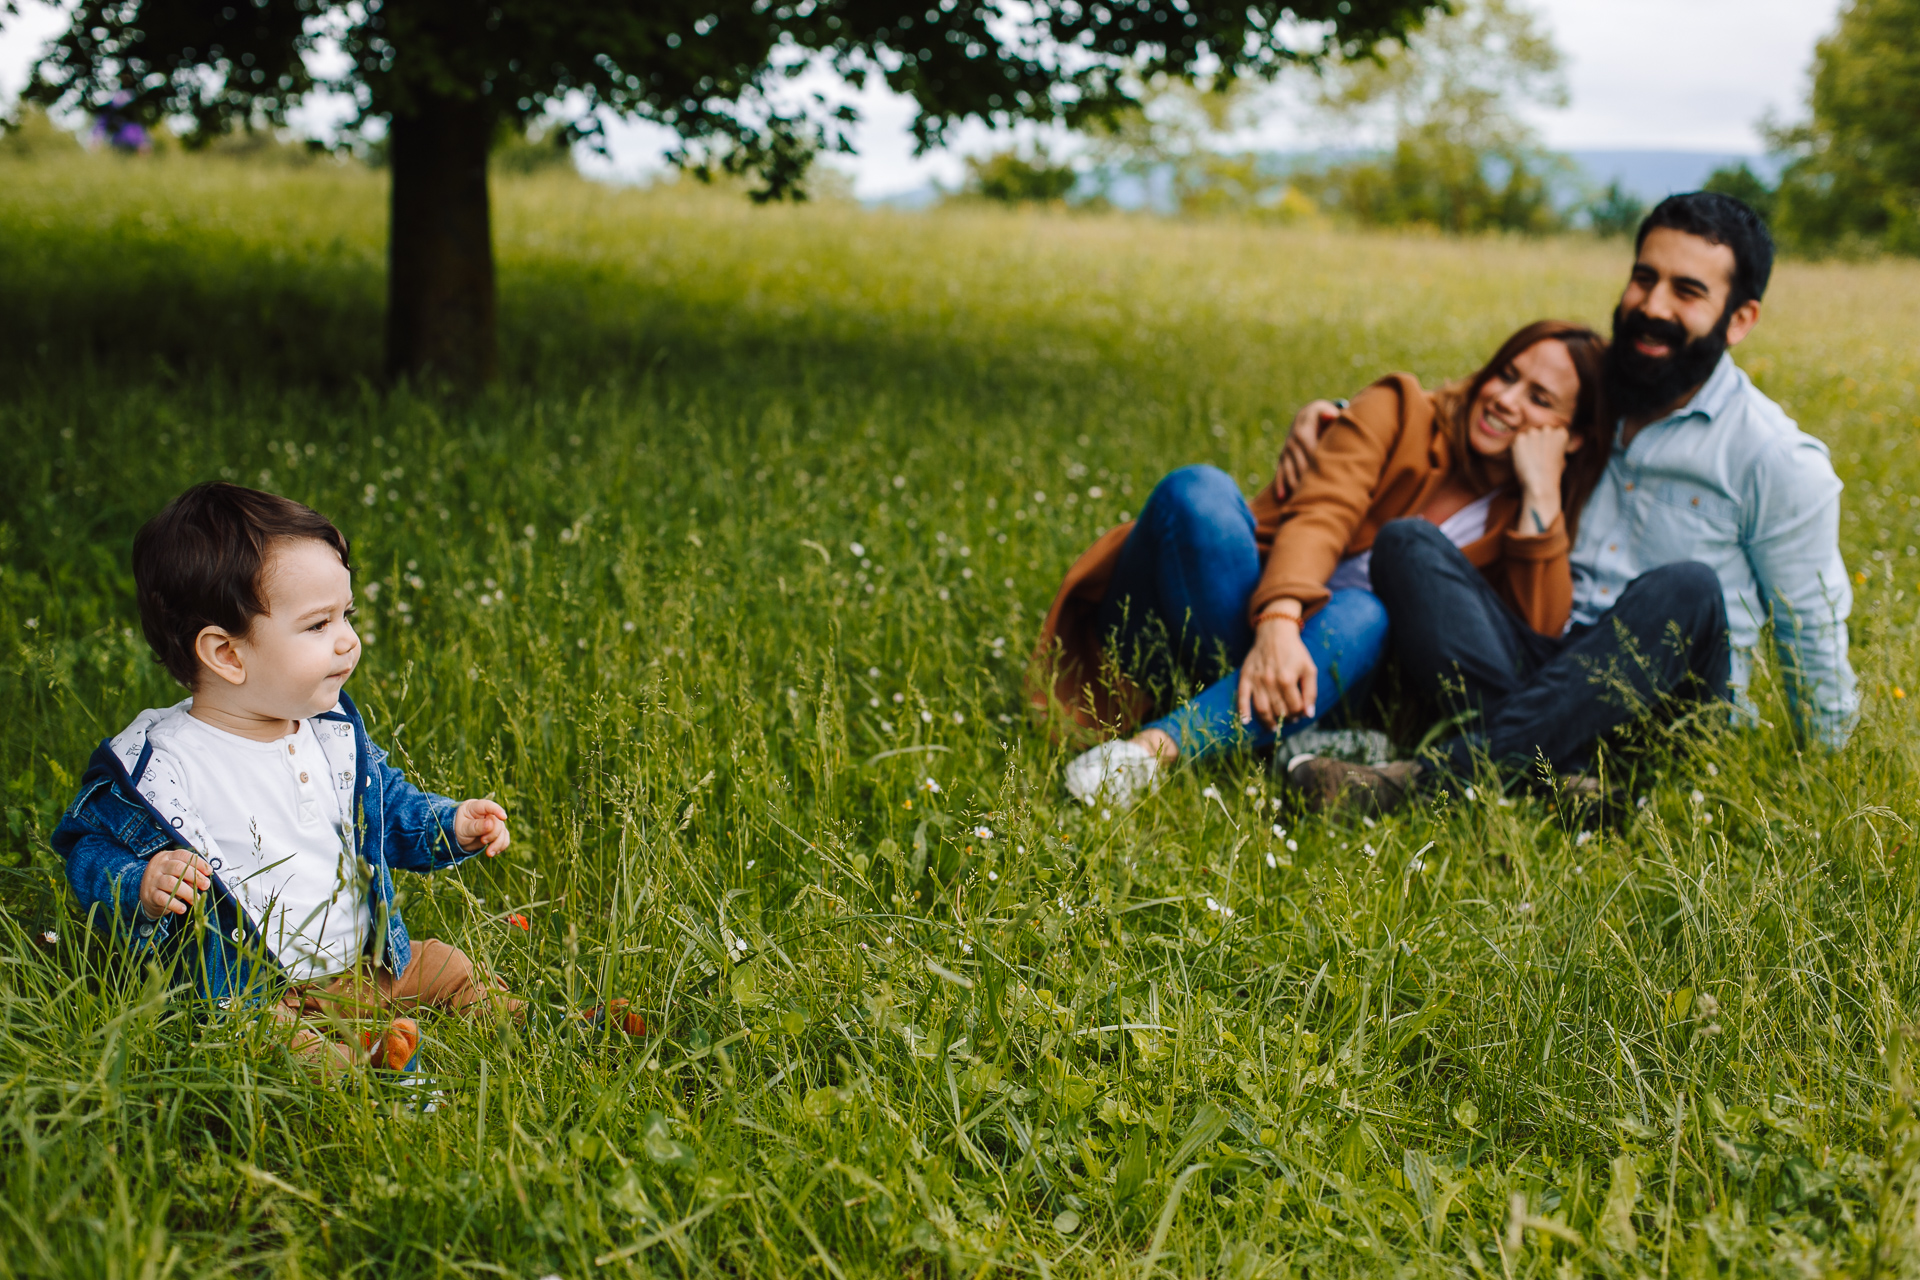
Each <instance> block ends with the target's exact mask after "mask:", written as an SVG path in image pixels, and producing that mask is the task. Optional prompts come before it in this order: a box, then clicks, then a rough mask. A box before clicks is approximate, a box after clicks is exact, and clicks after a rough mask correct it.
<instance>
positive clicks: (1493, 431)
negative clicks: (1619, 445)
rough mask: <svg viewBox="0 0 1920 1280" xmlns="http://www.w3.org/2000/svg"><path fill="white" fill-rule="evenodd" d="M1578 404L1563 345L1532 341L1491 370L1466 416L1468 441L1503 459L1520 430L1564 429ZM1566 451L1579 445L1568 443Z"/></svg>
mask: <svg viewBox="0 0 1920 1280" xmlns="http://www.w3.org/2000/svg"><path fill="white" fill-rule="evenodd" d="M1579 403H1580V374H1579V372H1578V371H1577V370H1575V369H1574V367H1573V357H1572V356H1570V355H1568V354H1567V348H1566V346H1565V344H1563V343H1561V342H1558V341H1556V340H1554V339H1552V338H1548V339H1545V340H1543V341H1540V342H1536V343H1534V344H1533V345H1532V346H1530V347H1528V348H1527V349H1526V350H1525V351H1522V352H1521V353H1520V354H1519V355H1517V356H1515V357H1514V358H1513V361H1512V362H1511V363H1510V364H1508V365H1507V367H1506V368H1504V369H1499V370H1496V371H1495V372H1494V375H1493V376H1492V377H1491V378H1488V379H1487V381H1486V383H1485V385H1483V386H1482V387H1481V388H1480V394H1479V395H1478V396H1476V397H1474V401H1473V405H1472V407H1471V408H1470V409H1469V411H1468V414H1467V443H1468V444H1469V445H1470V446H1471V447H1472V449H1473V451H1474V452H1475V453H1478V454H1480V455H1481V456H1482V457H1487V458H1498V457H1502V456H1504V455H1505V454H1507V453H1508V452H1510V451H1511V450H1512V448H1513V438H1514V437H1515V436H1517V435H1519V434H1520V433H1521V432H1522V431H1534V430H1537V429H1539V428H1541V427H1563V428H1564V427H1569V426H1571V425H1572V423H1573V411H1574V408H1575V407H1576V406H1577V405H1578V404H1579ZM1567 444H1568V452H1572V450H1573V449H1574V448H1575V447H1577V445H1578V441H1577V439H1576V440H1569V441H1568V442H1567Z"/></svg>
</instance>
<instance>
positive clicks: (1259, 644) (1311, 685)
mask: <svg viewBox="0 0 1920 1280" xmlns="http://www.w3.org/2000/svg"><path fill="white" fill-rule="evenodd" d="M1300 615H1301V607H1300V602H1299V601H1298V600H1292V599H1280V600H1276V601H1274V602H1273V603H1272V604H1270V605H1268V606H1267V608H1266V611H1265V612H1264V613H1262V614H1261V615H1260V618H1259V621H1258V623H1257V624H1256V625H1255V627H1254V630H1253V648H1251V649H1249V650H1248V651H1247V657H1246V661H1244V662H1242V663H1241V664H1240V687H1239V689H1238V691H1237V693H1236V701H1237V703H1238V707H1239V712H1240V723H1242V724H1245V723H1247V722H1248V721H1249V720H1251V719H1253V717H1255V716H1258V717H1260V723H1261V724H1264V725H1266V726H1267V727H1268V728H1269V729H1275V728H1278V727H1279V725H1280V722H1281V721H1282V720H1286V719H1290V718H1291V717H1294V716H1306V717H1308V718H1309V719H1311V718H1312V717H1313V716H1314V715H1316V714H1318V711H1319V708H1318V707H1316V706H1315V705H1314V703H1315V702H1316V701H1317V699H1318V695H1319V691H1320V672H1319V669H1318V668H1317V667H1316V666H1315V665H1314V661H1313V655H1312V654H1310V653H1308V652H1307V646H1306V645H1305V644H1304V643H1303V642H1302V641H1301V639H1300Z"/></svg>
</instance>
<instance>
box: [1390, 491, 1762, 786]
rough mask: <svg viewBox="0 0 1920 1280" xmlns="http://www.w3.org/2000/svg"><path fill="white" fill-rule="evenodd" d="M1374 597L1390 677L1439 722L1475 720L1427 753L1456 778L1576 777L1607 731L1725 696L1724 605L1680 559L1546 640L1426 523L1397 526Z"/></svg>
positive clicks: (1708, 582)
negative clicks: (1393, 673) (1385, 632)
mask: <svg viewBox="0 0 1920 1280" xmlns="http://www.w3.org/2000/svg"><path fill="white" fill-rule="evenodd" d="M1373 590H1374V593H1375V594H1376V595H1378V596H1379V597H1380V600H1381V602H1382V603H1383V604H1385V605H1386V607H1387V617H1388V619H1389V620H1390V621H1391V623H1392V644H1393V650H1394V654H1395V656H1396V657H1397V658H1398V660H1399V664H1400V672H1401V676H1402V679H1403V680H1405V681H1406V682H1407V683H1408V684H1409V686H1410V687H1411V688H1412V689H1414V690H1415V691H1416V692H1417V693H1419V694H1420V695H1422V696H1424V697H1425V698H1427V699H1429V705H1431V706H1433V707H1434V708H1435V709H1436V710H1437V711H1438V712H1439V713H1440V714H1441V715H1442V716H1461V715H1463V714H1464V715H1465V717H1466V720H1467V721H1468V722H1472V721H1476V720H1477V723H1475V724H1473V727H1472V728H1471V729H1470V730H1469V731H1468V732H1464V733H1460V734H1457V735H1454V736H1451V737H1448V738H1446V739H1444V740H1443V741H1441V742H1440V743H1439V744H1438V746H1437V747H1436V752H1437V753H1438V755H1439V758H1440V762H1441V764H1442V765H1443V767H1445V768H1446V769H1448V770H1449V771H1450V772H1452V773H1453V774H1455V775H1456V776H1458V777H1460V778H1463V779H1464V778H1471V777H1472V776H1473V769H1474V758H1475V756H1476V754H1480V755H1484V756H1486V757H1487V758H1488V759H1490V760H1492V761H1493V762H1494V763H1495V764H1499V765H1504V766H1510V767H1519V768H1522V769H1526V768H1529V767H1531V766H1532V765H1533V762H1534V761H1535V760H1536V759H1537V758H1538V757H1540V756H1545V757H1546V759H1547V760H1548V762H1550V763H1551V764H1552V766H1553V768H1554V770H1555V771H1556V772H1559V773H1570V772H1576V771H1578V770H1581V769H1584V768H1586V767H1588V765H1590V764H1591V763H1592V759H1593V751H1594V747H1595V745H1596V744H1597V743H1598V742H1599V741H1600V739H1601V738H1602V737H1604V736H1605V735H1606V734H1607V733H1608V732H1610V731H1611V730H1614V729H1616V728H1619V727H1621V726H1623V725H1626V724H1628V723H1631V722H1632V721H1635V720H1638V719H1640V718H1641V717H1643V716H1646V715H1647V714H1649V713H1650V712H1654V713H1664V714H1669V715H1671V714H1673V713H1675V712H1677V711H1682V710H1687V709H1691V708H1692V707H1693V706H1697V705H1698V704H1699V703H1702V702H1709V701H1713V700H1719V701H1726V700H1727V696H1728V695H1727V679H1728V666H1729V662H1730V659H1731V654H1730V652H1729V650H1728V647H1727V606H1726V600H1725V597H1724V596H1723V595H1722V593H1721V588H1720V579H1719V578H1718V577H1717V576H1715V574H1714V572H1713V570H1711V569H1709V568H1707V567H1706V566H1705V565H1702V564H1697V563H1695V562H1693V561H1691V560H1687V561H1682V562H1680V563H1678V564H1669V565H1662V566H1661V567H1660V568H1658V569H1654V570H1651V571H1650V572H1647V573H1644V574H1641V575H1640V576H1639V577H1638V578H1635V579H1634V580H1633V581H1632V582H1630V583H1628V584H1627V589H1626V590H1625V591H1622V592H1621V593H1620V599H1619V602H1618V603H1617V604H1615V605H1614V607H1613V608H1611V609H1609V610H1607V612H1606V613H1604V614H1602V615H1601V616H1600V619H1599V621H1597V622H1595V623H1594V624H1593V625H1592V626H1584V627H1583V626H1576V627H1574V628H1573V630H1571V631H1570V632H1568V633H1567V635H1566V636H1565V637H1564V638H1557V639H1556V638H1551V637H1548V636H1543V635H1541V634H1539V633H1538V632H1536V631H1534V630H1533V629H1532V628H1531V627H1529V626H1527V624H1526V623H1525V622H1523V621H1521V619H1520V617H1519V615H1517V614H1516V613H1514V611H1513V610H1512V609H1511V608H1509V607H1508V606H1507V604H1506V602H1505V601H1503V600H1502V599H1501V598H1500V597H1499V595H1498V594H1496V593H1495V591H1494V590H1493V588H1492V587H1490V586H1488V585H1487V580H1486V579H1485V578H1483V577H1481V576H1480V573H1479V571H1478V570H1476V569H1475V568H1474V567H1473V566H1472V565H1471V564H1470V563H1468V561H1467V558H1466V557H1465V556H1464V555H1462V554H1461V553H1460V550H1459V548H1457V547H1455V546H1454V545H1453V544H1452V543H1450V542H1448V541H1447V540H1446V538H1445V537H1444V536H1443V535H1442V534H1441V532H1440V531H1439V530H1438V529H1437V528H1435V527H1434V526H1433V525H1432V524H1430V523H1428V522H1427V521H1425V520H1396V521H1394V522H1392V523H1391V524H1389V525H1387V526H1386V527H1385V528H1384V529H1382V530H1381V531H1380V536H1379V537H1378V539H1376V540H1375V542H1374V544H1373Z"/></svg>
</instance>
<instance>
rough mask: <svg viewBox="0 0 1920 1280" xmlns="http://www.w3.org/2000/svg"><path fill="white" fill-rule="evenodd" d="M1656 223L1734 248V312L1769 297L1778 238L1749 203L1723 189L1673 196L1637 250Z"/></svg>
mask: <svg viewBox="0 0 1920 1280" xmlns="http://www.w3.org/2000/svg"><path fill="white" fill-rule="evenodd" d="M1655 227H1668V228H1671V229H1672V230H1674V231H1684V232H1686V233H1687V234H1688V235H1690V236H1699V237H1700V238H1701V239H1702V240H1705V241H1706V242H1707V243H1708V244H1723V245H1725V246H1727V248H1729V249H1731V250H1733V288H1732V290H1731V292H1729V293H1728V295H1727V310H1728V311H1729V312H1731V311H1733V310H1734V309H1735V308H1736V307H1741V306H1744V305H1746V303H1748V302H1749V301H1754V300H1758V299H1760V298H1763V297H1765V296H1766V293H1767V280H1768V278H1769V277H1771V276H1772V275H1773V236H1772V234H1770V233H1769V232H1768V231H1767V224H1766V223H1765V222H1763V221H1761V218H1760V215H1759V214H1757V213H1755V212H1754V211H1753V209H1752V208H1751V207H1750V206H1748V204H1747V202H1746V201H1744V200H1739V199H1736V198H1735V197H1733V196H1730V195H1726V194H1725V193H1723V192H1719V191H1689V192H1687V193H1686V194H1684V195H1677V196H1668V197H1667V198H1666V199H1665V200H1662V201H1661V202H1660V203H1659V204H1657V205H1655V206H1653V212H1652V213H1649V214H1648V215H1647V216H1646V218H1645V219H1644V220H1643V221H1642V222H1641V223H1640V234H1639V235H1637V236H1635V237H1634V241H1633V251H1634V252H1635V253H1639V252H1640V246H1641V245H1643V244H1645V243H1646V242H1647V233H1648V232H1649V231H1652V230H1653V229H1654V228H1655Z"/></svg>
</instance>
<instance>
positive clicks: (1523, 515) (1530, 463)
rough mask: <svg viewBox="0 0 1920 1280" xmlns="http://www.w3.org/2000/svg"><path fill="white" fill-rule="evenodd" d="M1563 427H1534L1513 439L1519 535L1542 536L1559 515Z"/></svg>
mask: <svg viewBox="0 0 1920 1280" xmlns="http://www.w3.org/2000/svg"><path fill="white" fill-rule="evenodd" d="M1571 438H1572V437H1571V435H1570V434H1569V433H1568V431H1567V429H1566V428H1565V427H1557V426H1556V427H1534V428H1532V429H1530V430H1527V431H1522V432H1521V433H1520V434H1519V435H1517V436H1515V437H1514V438H1513V474H1514V478H1515V479H1517V480H1519V481H1520V523H1519V527H1518V529H1517V532H1519V533H1521V534H1542V533H1545V532H1546V531H1547V530H1548V529H1549V528H1550V527H1551V526H1552V524H1553V522H1554V519H1555V517H1557V516H1558V515H1559V514H1560V477H1561V476H1562V475H1563V474H1565V473H1566V470H1567V442H1568V441H1569V440H1570V439H1571Z"/></svg>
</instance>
